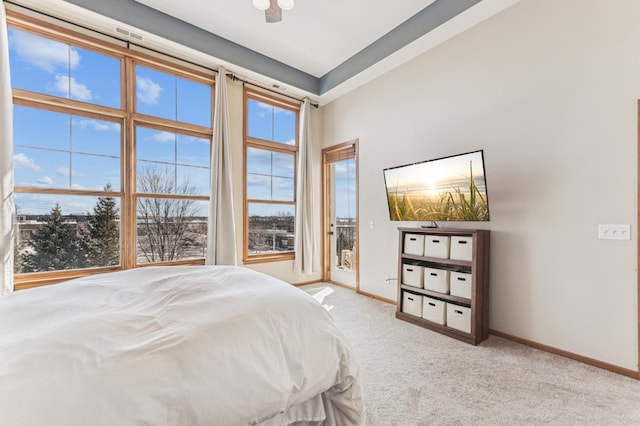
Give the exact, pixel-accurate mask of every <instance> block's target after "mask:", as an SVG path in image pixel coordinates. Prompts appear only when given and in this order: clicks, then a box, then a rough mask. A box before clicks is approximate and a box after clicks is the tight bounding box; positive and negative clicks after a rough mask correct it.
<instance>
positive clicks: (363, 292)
mask: <svg viewBox="0 0 640 426" xmlns="http://www.w3.org/2000/svg"><path fill="white" fill-rule="evenodd" d="M357 293H358V294H361V295H363V296H367V297H370V298H372V299H376V300H379V301H381V302H385V303H390V304H392V305H395V304H397V302H396V301H395V300H392V299H387V298H384V297H380V296H376V295H375V294H371V293H367V292H366V291H360V290H359V291H357Z"/></svg>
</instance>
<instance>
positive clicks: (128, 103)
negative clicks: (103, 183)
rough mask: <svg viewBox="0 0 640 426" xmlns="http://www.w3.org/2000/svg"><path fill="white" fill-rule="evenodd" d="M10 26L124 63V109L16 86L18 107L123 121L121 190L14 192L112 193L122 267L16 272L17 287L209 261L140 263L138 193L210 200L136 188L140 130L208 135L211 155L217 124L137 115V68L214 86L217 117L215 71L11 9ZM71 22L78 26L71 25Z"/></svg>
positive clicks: (35, 189)
mask: <svg viewBox="0 0 640 426" xmlns="http://www.w3.org/2000/svg"><path fill="white" fill-rule="evenodd" d="M7 25H8V27H10V28H14V29H16V30H20V31H25V32H28V33H30V34H34V35H37V36H40V37H45V38H47V39H51V40H54V41H58V42H61V43H65V44H68V45H71V46H73V47H78V48H82V49H86V50H89V51H91V52H95V53H98V54H102V55H106V56H109V57H113V58H116V59H118V60H119V61H120V108H113V107H107V106H102V105H98V104H92V103H88V102H82V101H79V100H74V99H67V98H63V97H58V96H55V95H50V94H44V93H37V92H32V91H29V90H24V89H15V88H12V98H13V105H20V106H25V107H31V108H37V109H41V110H46V111H53V112H59V113H63V114H71V115H74V116H78V117H85V118H93V119H99V120H105V121H110V122H114V123H118V124H119V125H120V190H119V191H111V192H105V191H96V190H78V189H62V188H39V187H32V186H16V187H15V188H14V191H15V193H44V194H56V195H82V196H94V197H95V196H97V197H100V196H102V197H104V196H109V197H113V198H117V199H119V202H120V265H117V266H107V267H95V268H86V269H74V270H61V271H49V272H30V273H23V274H14V287H15V289H16V290H20V289H25V288H30V287H36V286H41V285H48V284H55V283H59V282H62V281H66V280H68V279H72V278H77V277H82V276H87V275H93V274H99V273H105V272H112V271H118V270H125V269H132V268H136V267H145V266H152V265H153V266H157V265H185V264H204V258H197V259H186V260H178V261H172V262H157V263H148V264H146V263H145V264H138V263H137V260H136V257H137V256H136V254H137V244H138V243H137V235H136V230H137V228H136V226H137V218H136V212H137V199H138V198H139V197H152V198H173V199H181V200H182V199H194V200H197V201H209V198H210V197H209V194H207V195H202V196H200V195H198V196H196V195H180V194H142V193H137V192H136V178H135V176H136V158H135V157H136V155H135V149H136V140H135V135H136V128H137V126H144V127H147V128H152V129H156V130H164V131H169V132H173V133H179V134H184V135H189V136H194V137H198V138H203V139H208V140H209V143H210V145H209V146H210V148H209V153H210V154H209V155H211V153H212V149H211V145H212V140H213V128H212V126H213V123H210V124H211V126H210V127H206V126H200V125H196V124H190V123H186V122H179V121H174V120H170V119H165V118H160V117H155V116H150V115H145V114H141V113H137V112H136V110H135V104H136V86H135V66H136V65H142V66H144V67H147V68H151V69H154V70H157V71H160V72H164V73H168V74H171V75H174V76H176V77H179V78H183V79H187V80H190V81H194V82H196V83H201V84H205V85H207V86H209V87H210V89H211V92H210V93H211V113H212V116H213V108H214V96H213V94H214V92H215V80H214V73H213V72H211V71H206V70H204V69H200V68H199V67H197V66H196V65H193V66H187V65H184V64H182V63H181V62H179V59H175V61H173V60H170V59H168V58H166V57H163V56H161V54H157V55H156V54H149V53H144V52H140V51H139V50H133V49H129V48H127V46H126V44H125V42H122V43H121V45H119V44H118V42H117V40H115V39H113V40H112V39H108V41H107V37H106V36H105V37H104V39H102V38H100V36H99V35H97V34H94V33H93V32H92V31H90V30H83V29H77V28H75V27H74V29H71V28H67V27H66V26H65V27H63V26H60V25H58V24H54V23H51V22H48V21H44V20H39V19H36V18H33V17H31V16H27V15H23V14H21V13H19V12H16V11H14V10H11V9H7ZM69 26H73V24H70V25H69Z"/></svg>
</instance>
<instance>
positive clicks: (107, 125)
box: [73, 119, 120, 132]
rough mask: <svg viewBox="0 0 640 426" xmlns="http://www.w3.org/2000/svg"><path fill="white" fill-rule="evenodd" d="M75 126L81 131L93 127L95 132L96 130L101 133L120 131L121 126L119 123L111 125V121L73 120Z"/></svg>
mask: <svg viewBox="0 0 640 426" xmlns="http://www.w3.org/2000/svg"><path fill="white" fill-rule="evenodd" d="M73 125H74V126H77V127H79V128H81V129H86V128H88V127H92V128H93V130H96V131H99V132H104V131H108V130H113V131H116V132H119V131H120V125H119V124H118V123H111V122H109V121H100V120H91V119H82V120H73Z"/></svg>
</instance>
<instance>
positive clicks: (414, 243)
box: [404, 234, 424, 256]
mask: <svg viewBox="0 0 640 426" xmlns="http://www.w3.org/2000/svg"><path fill="white" fill-rule="evenodd" d="M404 253H405V254H415V255H418V256H424V235H420V234H405V235H404Z"/></svg>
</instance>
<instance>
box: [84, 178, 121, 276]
mask: <svg viewBox="0 0 640 426" xmlns="http://www.w3.org/2000/svg"><path fill="white" fill-rule="evenodd" d="M111 189H112V188H111V184H109V183H108V184H107V185H106V186H105V187H104V190H105V191H107V192H110V191H111ZM87 217H88V220H87V233H88V237H89V252H88V256H89V263H90V265H91V266H111V265H118V264H119V263H120V229H119V226H118V207H117V206H116V201H115V199H113V197H98V202H97V203H96V205H95V207H94V208H93V214H90V213H88V214H87Z"/></svg>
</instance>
